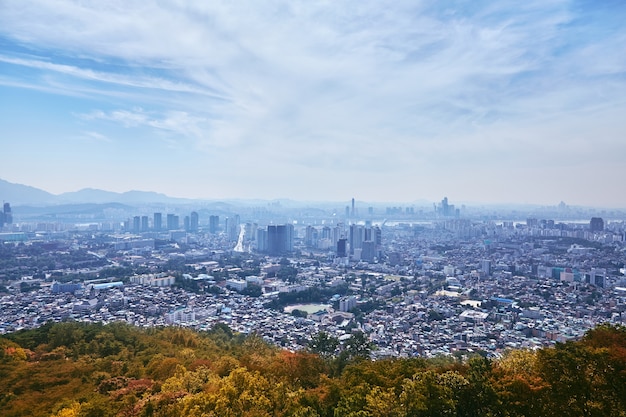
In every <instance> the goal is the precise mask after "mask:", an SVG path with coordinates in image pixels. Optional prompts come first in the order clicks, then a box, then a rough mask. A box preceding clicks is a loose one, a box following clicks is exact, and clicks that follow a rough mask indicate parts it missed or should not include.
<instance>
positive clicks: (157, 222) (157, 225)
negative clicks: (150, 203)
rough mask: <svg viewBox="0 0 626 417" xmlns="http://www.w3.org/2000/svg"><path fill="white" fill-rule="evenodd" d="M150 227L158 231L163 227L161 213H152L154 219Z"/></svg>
mask: <svg viewBox="0 0 626 417" xmlns="http://www.w3.org/2000/svg"><path fill="white" fill-rule="evenodd" d="M152 227H153V228H154V230H156V231H159V230H161V228H162V227H163V216H162V215H161V213H154V220H153V221H152Z"/></svg>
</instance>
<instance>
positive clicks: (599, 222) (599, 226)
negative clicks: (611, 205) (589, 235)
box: [589, 217, 604, 232]
mask: <svg viewBox="0 0 626 417" xmlns="http://www.w3.org/2000/svg"><path fill="white" fill-rule="evenodd" d="M589 230H591V231H592V232H601V231H603V230H604V220H603V219H602V217H592V218H591V221H590V222H589Z"/></svg>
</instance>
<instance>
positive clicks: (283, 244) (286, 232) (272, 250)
mask: <svg viewBox="0 0 626 417" xmlns="http://www.w3.org/2000/svg"><path fill="white" fill-rule="evenodd" d="M293 238H294V231H293V225H292V224H282V225H269V226H267V253H269V254H270V255H284V254H287V253H291V252H293Z"/></svg>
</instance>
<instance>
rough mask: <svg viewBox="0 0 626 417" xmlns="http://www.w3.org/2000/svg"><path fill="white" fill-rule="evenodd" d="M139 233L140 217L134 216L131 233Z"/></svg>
mask: <svg viewBox="0 0 626 417" xmlns="http://www.w3.org/2000/svg"><path fill="white" fill-rule="evenodd" d="M140 231H141V217H140V216H134V217H133V232H140Z"/></svg>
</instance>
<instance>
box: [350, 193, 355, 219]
mask: <svg viewBox="0 0 626 417" xmlns="http://www.w3.org/2000/svg"><path fill="white" fill-rule="evenodd" d="M355 215H356V213H355V211H354V198H352V211H351V212H350V216H351V217H354V216H355Z"/></svg>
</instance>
